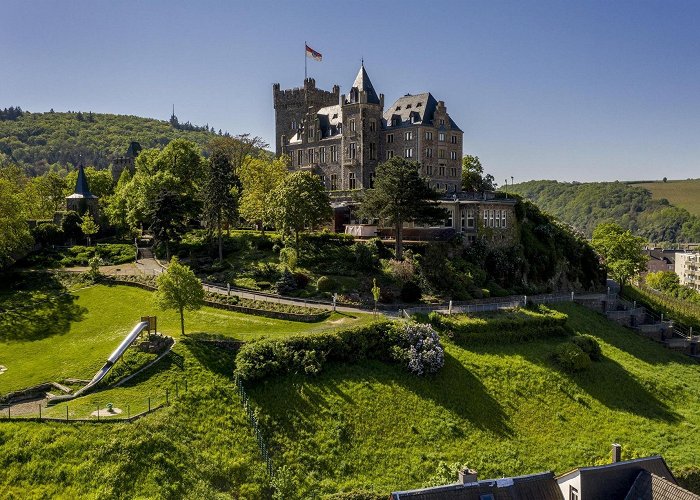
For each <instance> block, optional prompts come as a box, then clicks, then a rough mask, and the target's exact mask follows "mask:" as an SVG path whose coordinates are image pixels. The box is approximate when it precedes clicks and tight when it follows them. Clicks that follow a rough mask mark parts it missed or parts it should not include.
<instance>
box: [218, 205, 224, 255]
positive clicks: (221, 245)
mask: <svg viewBox="0 0 700 500" xmlns="http://www.w3.org/2000/svg"><path fill="white" fill-rule="evenodd" d="M218 222H219V223H218V224H217V226H218V231H219V262H223V260H224V240H223V239H222V236H221V211H219V220H218Z"/></svg>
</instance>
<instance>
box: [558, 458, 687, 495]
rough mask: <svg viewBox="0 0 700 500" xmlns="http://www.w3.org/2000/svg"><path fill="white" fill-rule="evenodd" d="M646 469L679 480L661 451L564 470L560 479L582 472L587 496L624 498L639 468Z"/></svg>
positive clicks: (583, 489) (584, 490)
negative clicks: (674, 475) (608, 462)
mask: <svg viewBox="0 0 700 500" xmlns="http://www.w3.org/2000/svg"><path fill="white" fill-rule="evenodd" d="M642 471H647V472H650V473H652V474H654V475H656V476H658V477H662V478H665V479H666V480H668V481H670V482H672V483H674V484H675V483H676V479H675V478H674V477H673V474H672V473H671V471H670V470H669V468H668V466H667V465H666V462H665V461H664V459H663V458H662V457H661V456H660V455H656V456H653V457H646V458H637V459H635V460H626V461H623V462H614V463H611V464H606V465H599V466H594V467H581V468H579V469H574V470H573V471H571V472H567V473H566V474H562V475H561V476H558V477H557V480H562V479H568V477H569V476H571V475H574V474H576V473H579V474H580V475H581V495H585V498H586V500H624V499H625V496H626V495H627V493H628V492H629V491H630V488H632V485H633V484H634V482H635V480H636V479H637V476H638V475H639V473H640V472H642Z"/></svg>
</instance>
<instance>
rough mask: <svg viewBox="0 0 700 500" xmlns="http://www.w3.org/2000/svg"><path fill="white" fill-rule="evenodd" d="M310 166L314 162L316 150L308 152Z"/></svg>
mask: <svg viewBox="0 0 700 500" xmlns="http://www.w3.org/2000/svg"><path fill="white" fill-rule="evenodd" d="M308 158H309V164H312V163H313V162H314V148H309V152H308Z"/></svg>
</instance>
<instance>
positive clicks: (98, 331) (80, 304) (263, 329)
mask: <svg viewBox="0 0 700 500" xmlns="http://www.w3.org/2000/svg"><path fill="white" fill-rule="evenodd" d="M75 295H76V296H77V300H76V301H75V303H74V305H75V306H77V308H78V311H77V314H74V315H73V316H71V319H72V321H71V322H70V323H66V324H65V325H64V328H62V329H55V330H53V331H51V332H48V334H47V336H44V337H42V338H36V339H33V340H32V341H27V340H24V339H22V338H21V337H20V338H19V339H18V340H12V341H6V342H3V341H2V338H0V365H5V366H6V367H7V371H6V372H5V373H3V374H2V375H1V376H0V395H2V394H5V393H8V392H10V391H13V390H17V389H21V388H24V387H28V386H31V385H34V384H38V383H41V382H48V381H58V380H61V379H63V378H66V377H71V378H92V376H93V375H94V374H95V372H96V371H97V370H98V369H99V368H100V367H101V366H102V365H103V364H104V362H105V361H106V359H107V357H108V356H109V354H110V353H111V352H112V351H113V350H114V349H115V348H116V347H117V345H119V342H120V341H121V340H122V339H123V338H124V337H125V336H126V335H127V334H128V333H129V331H130V330H131V329H132V328H133V327H134V325H136V323H138V322H139V320H140V318H141V316H149V315H150V316H157V317H158V330H159V331H161V332H162V333H164V334H166V335H170V336H173V337H175V338H176V339H177V338H179V337H180V319H179V315H178V314H177V313H176V312H175V311H161V310H158V309H157V308H156V307H155V305H154V303H153V293H152V292H148V291H145V290H141V289H139V288H132V287H127V286H104V285H98V286H92V287H90V288H85V289H82V290H79V291H77V292H76V293H75ZM0 298H1V297H0ZM34 305H35V306H37V310H35V311H32V313H33V314H35V315H36V316H37V317H38V316H40V315H46V314H49V313H53V312H54V311H47V310H44V309H42V307H41V306H42V303H37V304H34ZM56 307H57V308H65V307H67V306H66V305H65V304H62V303H59V304H57V305H56ZM47 309H48V307H47ZM370 319H371V315H365V316H361V317H359V318H356V317H353V316H348V315H341V314H335V315H333V316H331V317H330V318H328V319H327V320H325V321H322V322H318V323H300V322H296V321H282V320H276V319H270V318H265V317H262V316H252V315H248V314H241V313H236V312H231V311H224V310H221V309H214V308H211V307H203V308H202V309H201V310H199V311H194V312H186V313H185V331H186V332H187V333H188V334H195V333H198V332H199V333H201V332H206V333H208V334H216V335H222V336H225V337H229V338H235V339H238V340H250V339H253V338H257V337H260V336H266V337H274V336H284V335H289V334H294V333H301V332H309V331H321V330H327V329H331V328H338V327H342V326H348V325H354V324H360V323H362V322H365V321H369V320H370ZM232 369H233V368H232Z"/></svg>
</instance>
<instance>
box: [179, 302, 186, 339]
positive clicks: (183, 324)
mask: <svg viewBox="0 0 700 500" xmlns="http://www.w3.org/2000/svg"><path fill="white" fill-rule="evenodd" d="M180 329H181V330H182V336H183V337H184V336H185V311H184V310H183V308H182V307H180Z"/></svg>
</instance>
